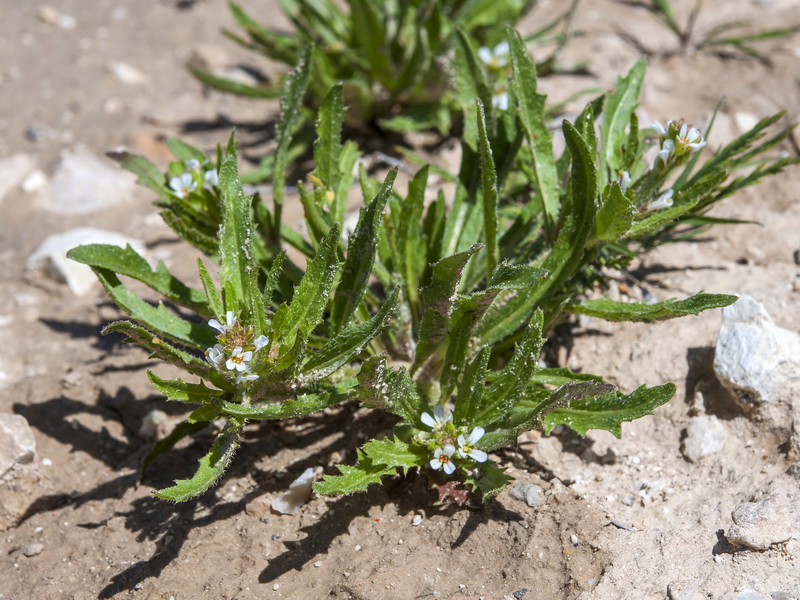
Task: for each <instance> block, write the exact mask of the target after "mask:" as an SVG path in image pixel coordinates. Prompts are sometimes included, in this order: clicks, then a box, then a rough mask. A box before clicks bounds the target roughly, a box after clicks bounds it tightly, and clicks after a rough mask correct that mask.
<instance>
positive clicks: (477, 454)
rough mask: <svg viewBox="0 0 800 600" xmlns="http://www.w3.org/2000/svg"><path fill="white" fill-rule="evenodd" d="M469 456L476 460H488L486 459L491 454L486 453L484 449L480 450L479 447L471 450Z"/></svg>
mask: <svg viewBox="0 0 800 600" xmlns="http://www.w3.org/2000/svg"><path fill="white" fill-rule="evenodd" d="M469 456H470V458H471V459H472V460H474V461H475V462H486V459H487V458H489V455H488V454H486V452H484V451H483V450H478V449H477V448H473V449H472V450H470V451H469Z"/></svg>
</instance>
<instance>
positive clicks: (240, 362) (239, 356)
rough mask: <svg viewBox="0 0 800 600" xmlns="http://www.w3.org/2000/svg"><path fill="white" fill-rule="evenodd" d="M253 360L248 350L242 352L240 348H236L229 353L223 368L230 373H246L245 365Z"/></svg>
mask: <svg viewBox="0 0 800 600" xmlns="http://www.w3.org/2000/svg"><path fill="white" fill-rule="evenodd" d="M251 360H253V353H252V352H250V351H249V350H248V351H247V352H244V350H243V348H242V347H241V346H236V348H234V349H233V352H231V356H230V358H228V360H227V361H226V362H225V366H226V367H227V368H228V369H230V370H231V371H233V370H236V371H240V372H242V371H247V363H248V362H250V361H251Z"/></svg>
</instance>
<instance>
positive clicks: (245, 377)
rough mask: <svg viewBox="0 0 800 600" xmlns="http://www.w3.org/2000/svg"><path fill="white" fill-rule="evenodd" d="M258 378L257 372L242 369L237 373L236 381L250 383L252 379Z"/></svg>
mask: <svg viewBox="0 0 800 600" xmlns="http://www.w3.org/2000/svg"><path fill="white" fill-rule="evenodd" d="M256 379H258V375H256V374H255V373H251V372H250V371H242V372H241V373H237V374H236V383H237V384H240V383H249V382H251V381H255V380H256Z"/></svg>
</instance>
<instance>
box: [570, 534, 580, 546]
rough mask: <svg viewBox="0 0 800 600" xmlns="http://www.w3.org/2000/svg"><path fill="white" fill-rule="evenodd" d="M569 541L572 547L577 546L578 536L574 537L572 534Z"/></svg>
mask: <svg viewBox="0 0 800 600" xmlns="http://www.w3.org/2000/svg"><path fill="white" fill-rule="evenodd" d="M569 541H570V542H571V543H572V545H573V546H577V545H578V541H579V540H578V536H577V535H575V534H572V535H571V536H569Z"/></svg>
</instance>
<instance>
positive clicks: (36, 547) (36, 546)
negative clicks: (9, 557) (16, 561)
mask: <svg viewBox="0 0 800 600" xmlns="http://www.w3.org/2000/svg"><path fill="white" fill-rule="evenodd" d="M42 550H44V544H40V543H39V542H34V543H32V544H28V545H26V546H25V547H24V548H23V549H22V553H23V554H24V555H25V556H27V557H29V558H30V557H31V556H36V555H37V554H41V552H42Z"/></svg>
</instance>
